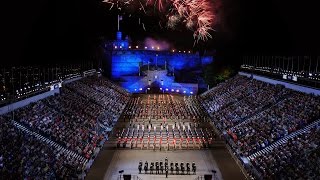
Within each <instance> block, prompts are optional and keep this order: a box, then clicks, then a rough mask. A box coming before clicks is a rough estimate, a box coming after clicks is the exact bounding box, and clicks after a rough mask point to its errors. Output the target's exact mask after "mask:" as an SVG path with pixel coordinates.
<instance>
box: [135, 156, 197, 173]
mask: <svg viewBox="0 0 320 180" xmlns="http://www.w3.org/2000/svg"><path fill="white" fill-rule="evenodd" d="M142 167H143V168H142ZM138 170H139V173H140V174H141V173H142V170H144V173H145V174H148V173H149V174H164V173H165V174H166V177H168V174H169V171H170V172H171V174H172V175H173V174H174V172H175V174H176V175H179V174H180V175H184V174H185V173H186V174H187V175H188V174H190V172H191V171H192V173H193V174H196V170H197V167H196V164H195V162H192V164H191V167H190V163H189V162H187V163H183V162H181V163H180V164H179V163H178V162H176V163H173V162H171V163H170V167H169V163H168V158H166V159H165V161H164V163H163V162H162V161H160V162H159V161H156V162H151V163H150V166H149V163H148V161H146V162H145V163H144V166H143V163H142V161H140V162H139V165H138Z"/></svg>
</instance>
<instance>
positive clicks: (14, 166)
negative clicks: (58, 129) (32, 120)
mask: <svg viewBox="0 0 320 180" xmlns="http://www.w3.org/2000/svg"><path fill="white" fill-rule="evenodd" d="M0 124H1V126H0V137H1V138H0V143H1V146H0V177H1V179H63V178H69V179H72V178H74V179H79V178H81V177H82V173H83V169H84V162H79V161H78V160H76V159H75V158H73V157H72V156H69V155H67V154H65V153H64V152H60V151H58V150H56V149H54V148H52V147H50V146H49V145H48V144H45V143H43V142H40V141H39V140H37V139H36V138H35V137H33V136H30V135H28V134H24V133H23V132H21V131H20V130H19V129H17V128H15V127H14V125H13V124H12V122H11V121H9V118H5V117H0Z"/></svg>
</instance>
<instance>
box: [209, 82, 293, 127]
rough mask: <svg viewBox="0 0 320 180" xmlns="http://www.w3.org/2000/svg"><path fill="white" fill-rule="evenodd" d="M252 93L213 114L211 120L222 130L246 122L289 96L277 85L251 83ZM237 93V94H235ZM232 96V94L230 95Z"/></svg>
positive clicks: (286, 91) (287, 91)
mask: <svg viewBox="0 0 320 180" xmlns="http://www.w3.org/2000/svg"><path fill="white" fill-rule="evenodd" d="M248 85H249V86H252V85H253V88H252V90H253V92H252V93H250V94H248V95H247V96H246V97H244V98H242V99H241V100H239V101H237V102H235V103H234V104H231V105H229V106H227V107H225V108H224V109H221V110H220V111H219V112H216V113H214V114H213V119H214V120H215V122H216V123H217V124H219V125H220V126H221V127H222V128H223V129H224V130H227V129H229V128H231V127H234V126H235V125H237V124H239V123H241V122H242V121H243V120H246V119H247V118H248V117H250V116H252V115H254V114H255V113H257V112H260V111H261V110H263V109H266V108H268V107H270V106H272V105H274V104H276V103H277V102H279V101H281V100H283V99H284V98H285V97H287V95H288V94H290V91H289V90H286V89H284V88H283V87H282V86H279V85H271V84H268V83H263V82H259V83H258V82H257V81H253V82H252V83H251V84H248ZM236 93H237V92H236ZM231 96H233V94H231Z"/></svg>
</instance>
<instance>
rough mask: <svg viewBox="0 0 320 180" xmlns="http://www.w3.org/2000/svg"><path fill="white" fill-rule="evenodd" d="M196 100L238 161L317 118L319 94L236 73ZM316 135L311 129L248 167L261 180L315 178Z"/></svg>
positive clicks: (316, 159) (317, 165) (316, 165)
mask: <svg viewBox="0 0 320 180" xmlns="http://www.w3.org/2000/svg"><path fill="white" fill-rule="evenodd" d="M221 91H223V92H221ZM239 97H240V98H239ZM230 98H231V99H232V98H234V100H230ZM199 100H200V102H202V103H203V106H204V107H205V108H206V110H207V111H208V112H209V114H210V115H211V117H212V119H213V122H214V123H215V124H216V125H217V127H218V129H220V130H221V131H222V132H225V133H226V135H227V136H226V137H227V139H229V140H230V141H229V140H228V141H229V142H230V143H231V144H232V145H231V147H232V148H234V149H233V150H234V151H235V152H236V154H237V155H239V156H244V157H248V156H250V155H252V154H254V153H255V152H258V151H260V150H262V149H264V148H266V147H268V146H270V145H271V144H273V143H275V142H276V141H278V140H280V139H282V138H284V137H286V136H288V135H290V134H292V133H294V132H297V131H298V130H300V129H303V128H305V127H306V126H307V125H310V124H311V123H313V122H315V121H316V120H319V118H320V97H319V96H315V95H312V94H306V93H302V92H298V91H293V90H289V89H286V88H284V87H282V86H279V85H271V84H268V83H265V82H258V81H256V80H253V79H250V78H247V77H242V76H240V75H237V76H235V77H234V78H232V79H230V80H229V81H227V82H225V83H222V84H220V85H218V86H217V87H216V88H213V89H211V90H209V91H207V92H206V93H204V94H202V95H200V97H199ZM224 101H225V102H224ZM319 132H320V131H319V128H315V129H312V131H308V133H304V134H302V135H299V136H298V137H296V138H294V139H290V140H289V141H288V142H287V143H285V144H283V145H281V146H280V147H278V148H276V149H272V150H271V151H268V154H265V155H262V154H260V156H258V157H257V158H255V159H253V160H252V164H253V165H254V166H255V167H256V168H257V169H258V171H259V172H260V173H261V175H262V177H263V178H266V179H277V178H280V179H281V178H283V177H287V178H288V179H298V177H304V178H302V179H314V178H315V177H319V146H318V145H319V144H320V142H319V139H320V138H319ZM293 137H294V136H293ZM309 166H310V169H308V167H309ZM314 171H316V172H314Z"/></svg>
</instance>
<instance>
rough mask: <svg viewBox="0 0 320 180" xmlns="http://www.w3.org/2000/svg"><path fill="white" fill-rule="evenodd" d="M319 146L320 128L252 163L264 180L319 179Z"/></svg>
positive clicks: (300, 136)
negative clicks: (284, 179) (283, 179)
mask: <svg viewBox="0 0 320 180" xmlns="http://www.w3.org/2000/svg"><path fill="white" fill-rule="evenodd" d="M319 144H320V127H318V128H313V129H311V130H309V131H307V132H305V133H303V134H300V135H298V136H297V137H295V138H293V139H289V140H288V141H287V142H286V143H285V144H282V145H280V146H278V147H277V148H276V149H273V150H272V151H271V152H270V153H268V154H263V155H260V156H258V157H256V158H255V159H252V160H251V162H252V164H253V165H254V166H255V167H256V169H257V170H258V171H259V172H260V174H261V175H262V177H263V179H282V178H284V177H285V178H286V179H317V178H319V177H320V147H319Z"/></svg>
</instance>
